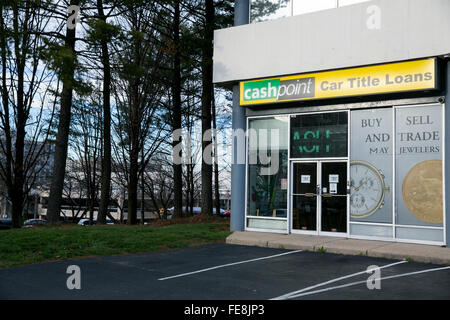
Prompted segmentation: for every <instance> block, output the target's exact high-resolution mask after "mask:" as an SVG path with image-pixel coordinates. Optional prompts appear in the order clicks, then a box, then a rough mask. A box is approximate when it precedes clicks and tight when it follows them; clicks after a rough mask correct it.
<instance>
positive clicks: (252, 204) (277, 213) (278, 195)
mask: <svg viewBox="0 0 450 320" xmlns="http://www.w3.org/2000/svg"><path fill="white" fill-rule="evenodd" d="M288 121H289V118H288V117H273V118H259V119H250V120H249V129H248V159H247V160H248V169H247V170H248V172H247V216H253V217H259V218H262V217H267V218H284V219H287V189H288V180H287V167H288V125H289V122H288ZM252 224H253V226H256V227H258V226H259V227H261V226H263V225H265V226H266V228H267V229H270V228H271V227H270V224H267V223H261V222H259V223H255V222H254V221H252ZM249 226H250V225H249ZM250 227H251V226H250ZM274 228H276V229H279V227H275V226H274Z"/></svg>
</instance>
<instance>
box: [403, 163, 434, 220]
mask: <svg viewBox="0 0 450 320" xmlns="http://www.w3.org/2000/svg"><path fill="white" fill-rule="evenodd" d="M402 196H403V202H404V203H405V205H406V207H407V208H408V210H409V211H410V212H411V213H412V214H413V215H414V216H416V217H417V218H418V219H420V220H422V221H424V222H429V223H442V222H443V210H442V209H443V208H442V160H426V161H423V162H420V163H418V164H416V165H415V166H414V167H413V168H412V169H411V170H409V172H408V173H407V174H406V176H405V179H404V180H403V185H402Z"/></svg>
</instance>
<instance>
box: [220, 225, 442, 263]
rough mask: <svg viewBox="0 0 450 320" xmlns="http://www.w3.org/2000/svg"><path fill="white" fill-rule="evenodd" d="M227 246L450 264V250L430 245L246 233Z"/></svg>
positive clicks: (238, 234) (232, 237)
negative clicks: (234, 245)
mask: <svg viewBox="0 0 450 320" xmlns="http://www.w3.org/2000/svg"><path fill="white" fill-rule="evenodd" d="M226 243H227V244H236V245H244V246H257V247H267V248H279V249H288V250H305V251H321V252H329V253H336V254H344V255H363V256H368V257H376V258H387V259H394V260H405V259H411V260H413V261H415V262H423V263H433V264H440V265H450V248H444V247H436V246H430V245H419V244H409V243H399V242H387V241H372V240H357V239H347V238H337V237H322V236H308V235H298V234H289V235H286V234H276V233H263V232H249V231H235V232H233V233H232V234H231V235H230V236H228V237H227V239H226Z"/></svg>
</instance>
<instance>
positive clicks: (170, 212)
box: [167, 207, 227, 219]
mask: <svg viewBox="0 0 450 320" xmlns="http://www.w3.org/2000/svg"><path fill="white" fill-rule="evenodd" d="M167 211H168V215H167V219H171V218H172V216H173V211H174V208H173V207H172V208H169V209H168V210H167ZM183 213H186V207H183ZM187 213H190V208H189V207H188V209H187ZM192 213H193V214H194V216H195V215H197V214H201V213H202V208H201V207H193V208H192ZM213 214H214V215H215V214H216V208H213ZM219 215H220V216H221V217H225V216H226V215H227V214H226V211H225V210H224V209H220V213H219ZM169 217H170V218H169Z"/></svg>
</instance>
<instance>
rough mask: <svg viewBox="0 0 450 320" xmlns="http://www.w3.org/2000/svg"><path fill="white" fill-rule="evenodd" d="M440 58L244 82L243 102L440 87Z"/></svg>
mask: <svg viewBox="0 0 450 320" xmlns="http://www.w3.org/2000/svg"><path fill="white" fill-rule="evenodd" d="M436 64H437V61H436V59H434V58H433V59H424V60H415V61H408V62H400V63H391V64H384V65H377V66H369V67H361V68H352V69H343V70H336V71H327V72H320V73H313V74H304V75H296V76H289V77H280V78H271V79H262V80H256V81H246V82H241V84H240V103H241V105H243V106H245V105H257V104H267V103H277V102H287V101H301V100H314V99H326V98H339V97H350V96H362V95H370V94H383V93H396V92H406V91H419V90H431V89H437V87H438V86H437V75H436V68H437V66H436Z"/></svg>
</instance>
